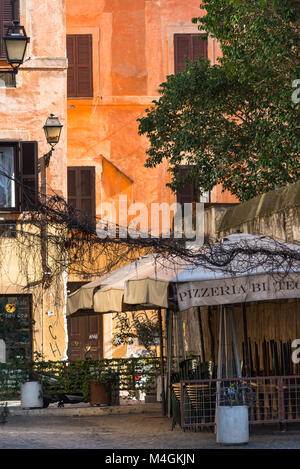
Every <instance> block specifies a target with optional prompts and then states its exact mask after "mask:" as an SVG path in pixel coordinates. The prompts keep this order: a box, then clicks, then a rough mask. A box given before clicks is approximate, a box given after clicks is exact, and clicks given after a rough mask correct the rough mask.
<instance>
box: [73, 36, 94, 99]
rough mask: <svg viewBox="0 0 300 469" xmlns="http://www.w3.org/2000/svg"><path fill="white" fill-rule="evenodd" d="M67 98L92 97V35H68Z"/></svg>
mask: <svg viewBox="0 0 300 469" xmlns="http://www.w3.org/2000/svg"><path fill="white" fill-rule="evenodd" d="M67 57H68V80H67V84H68V97H69V98H91V97H93V61H92V35H91V34H68V35H67Z"/></svg>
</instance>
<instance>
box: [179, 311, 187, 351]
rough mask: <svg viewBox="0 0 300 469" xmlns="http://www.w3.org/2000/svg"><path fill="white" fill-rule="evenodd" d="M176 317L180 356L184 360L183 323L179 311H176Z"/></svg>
mask: <svg viewBox="0 0 300 469" xmlns="http://www.w3.org/2000/svg"><path fill="white" fill-rule="evenodd" d="M177 319H178V328H179V337H180V348H181V356H182V358H183V360H185V358H186V355H185V347H184V334H183V324H182V314H181V311H179V310H178V311H177Z"/></svg>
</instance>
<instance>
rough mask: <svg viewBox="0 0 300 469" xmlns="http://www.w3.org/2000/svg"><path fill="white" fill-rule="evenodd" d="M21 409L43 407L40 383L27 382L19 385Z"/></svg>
mask: <svg viewBox="0 0 300 469" xmlns="http://www.w3.org/2000/svg"><path fill="white" fill-rule="evenodd" d="M21 407H22V408H23V409H33V408H41V407H43V391H42V385H41V383H38V382H37V381H27V383H23V384H22V385H21Z"/></svg>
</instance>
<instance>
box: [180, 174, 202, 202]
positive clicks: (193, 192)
mask: <svg viewBox="0 0 300 469" xmlns="http://www.w3.org/2000/svg"><path fill="white" fill-rule="evenodd" d="M188 172H189V167H188V166H181V167H180V168H179V175H180V178H182V179H184V178H186V177H187V173H188ZM197 201H198V191H197V187H196V184H195V182H194V181H191V182H189V181H187V182H186V183H185V184H184V185H183V186H182V188H181V190H180V191H179V192H178V193H177V202H178V203H180V204H187V203H192V202H197Z"/></svg>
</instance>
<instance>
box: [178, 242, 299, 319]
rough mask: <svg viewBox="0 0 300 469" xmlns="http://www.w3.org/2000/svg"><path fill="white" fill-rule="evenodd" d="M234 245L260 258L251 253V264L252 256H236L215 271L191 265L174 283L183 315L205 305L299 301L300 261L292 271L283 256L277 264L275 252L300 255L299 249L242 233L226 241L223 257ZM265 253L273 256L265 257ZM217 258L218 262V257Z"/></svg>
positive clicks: (242, 254) (244, 254)
mask: <svg viewBox="0 0 300 469" xmlns="http://www.w3.org/2000/svg"><path fill="white" fill-rule="evenodd" d="M235 243H239V246H241V247H244V248H247V247H250V248H251V247H252V248H255V249H257V254H253V253H251V258H250V260H249V259H248V258H247V256H249V255H248V254H247V253H244V252H243V253H241V254H238V255H236V256H235V257H234V259H233V260H232V261H231V262H230V264H229V265H224V267H219V268H215V269H214V270H212V268H211V267H210V266H209V265H207V266H205V265H199V266H198V267H197V266H195V265H190V266H188V267H187V268H186V269H184V270H182V271H181V272H180V273H179V274H178V276H177V278H176V279H174V280H171V282H172V283H173V282H175V283H176V284H177V301H178V307H179V309H180V310H181V311H184V310H187V309H189V308H192V307H195V306H204V305H205V306H209V305H219V304H232V303H244V302H249V301H266V300H274V299H288V298H300V262H299V261H300V257H299V261H298V262H295V263H294V264H293V266H292V268H291V269H289V267H290V266H289V264H288V261H287V262H286V263H285V262H284V261H282V256H280V257H279V256H278V262H276V252H277V253H279V250H286V252H288V251H290V252H296V253H298V254H299V255H300V246H298V245H293V244H287V243H280V245H279V244H276V243H275V242H274V240H272V239H271V238H267V237H260V236H255V235H248V234H240V233H239V234H234V235H230V236H227V237H226V239H224V242H223V243H222V245H223V247H224V250H223V254H222V255H223V257H224V256H225V255H226V249H227V250H228V252H229V251H230V250H231V249H232V248H233V246H234V244H235ZM264 249H266V250H267V251H268V252H269V253H271V252H272V251H273V253H274V254H273V253H272V255H270V254H265V253H264ZM277 250H278V251H277ZM245 251H247V249H246V250H245ZM222 255H221V257H222ZM214 256H215V261H217V260H218V259H217V253H214ZM221 257H219V261H221V260H222V259H221ZM220 264H222V262H220ZM251 265H252V267H251ZM230 271H232V272H234V274H233V273H230Z"/></svg>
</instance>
